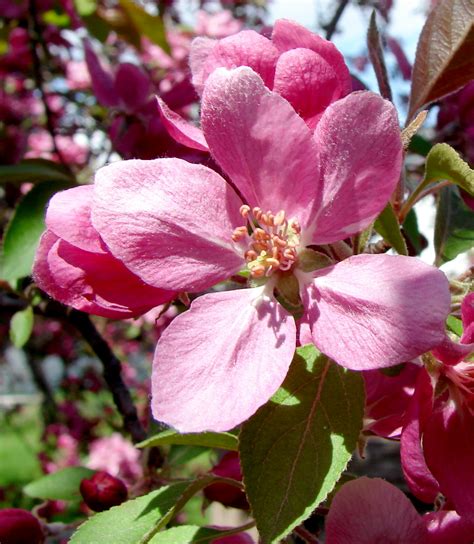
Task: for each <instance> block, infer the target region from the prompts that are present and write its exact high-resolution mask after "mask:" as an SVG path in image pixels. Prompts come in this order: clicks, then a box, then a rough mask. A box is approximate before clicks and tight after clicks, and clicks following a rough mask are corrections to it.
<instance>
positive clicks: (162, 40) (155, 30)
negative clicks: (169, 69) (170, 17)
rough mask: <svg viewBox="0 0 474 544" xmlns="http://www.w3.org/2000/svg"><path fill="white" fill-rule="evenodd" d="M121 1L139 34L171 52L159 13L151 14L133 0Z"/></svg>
mask: <svg viewBox="0 0 474 544" xmlns="http://www.w3.org/2000/svg"><path fill="white" fill-rule="evenodd" d="M119 3H120V5H121V6H122V8H123V10H124V11H125V13H126V14H127V16H128V18H129V20H130V22H131V23H132V24H133V26H134V27H135V29H136V31H137V32H138V34H139V35H143V36H146V37H147V38H149V39H150V40H151V41H152V42H153V43H156V44H157V45H159V46H160V47H161V48H162V49H163V50H164V51H166V52H167V53H169V52H170V46H169V44H168V41H167V39H166V30H165V25H164V23H163V19H162V18H161V17H160V16H159V15H155V16H153V15H150V14H149V13H148V12H146V11H145V10H144V9H143V8H141V7H140V6H138V5H137V4H135V2H134V1H133V0H119Z"/></svg>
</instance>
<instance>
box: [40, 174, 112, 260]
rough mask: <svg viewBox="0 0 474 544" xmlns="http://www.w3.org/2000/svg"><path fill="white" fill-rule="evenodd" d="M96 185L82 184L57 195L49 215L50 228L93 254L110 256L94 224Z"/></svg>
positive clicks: (47, 222) (47, 214) (47, 224)
mask: <svg viewBox="0 0 474 544" xmlns="http://www.w3.org/2000/svg"><path fill="white" fill-rule="evenodd" d="M93 194H94V187H93V185H81V186H79V187H74V188H72V189H68V190H67V191H61V192H60V193H56V194H55V195H54V196H53V198H52V199H51V200H50V202H49V205H48V209H47V212H46V226H47V227H48V229H49V230H51V231H52V232H54V234H56V236H58V237H59V238H61V239H63V240H66V242H69V243H70V244H72V245H73V246H76V247H78V248H80V249H83V250H85V251H90V252H93V253H106V252H107V250H106V249H105V248H104V244H103V242H102V240H101V239H100V236H99V233H98V232H97V231H96V230H95V229H94V227H93V226H92V223H91V205H92V195H93Z"/></svg>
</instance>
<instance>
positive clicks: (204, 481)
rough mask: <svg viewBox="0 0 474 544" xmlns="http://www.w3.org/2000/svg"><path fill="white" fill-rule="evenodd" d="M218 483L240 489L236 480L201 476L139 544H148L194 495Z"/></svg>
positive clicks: (189, 486)
mask: <svg viewBox="0 0 474 544" xmlns="http://www.w3.org/2000/svg"><path fill="white" fill-rule="evenodd" d="M218 482H222V483H228V484H230V485H235V486H238V487H241V484H240V482H237V481H236V480H231V479H229V478H222V477H220V476H215V475H214V474H206V475H205V476H202V477H201V478H198V479H197V480H194V481H192V482H191V483H189V485H188V486H187V487H186V489H184V490H183V491H182V493H181V496H180V497H179V498H178V499H177V500H176V502H175V504H174V505H173V506H172V507H171V508H170V509H169V510H168V512H166V514H164V515H163V516H161V519H159V520H158V521H157V523H154V525H153V527H151V528H150V530H149V531H148V532H147V533H146V534H145V535H144V536H143V538H142V540H141V541H140V544H142V543H143V544H145V543H148V542H150V540H151V539H152V537H154V536H155V535H156V534H158V531H160V530H161V529H163V528H164V527H165V526H166V525H167V524H168V523H169V522H170V521H171V520H172V519H173V517H174V516H175V515H176V514H177V513H178V512H179V511H180V510H181V509H182V508H183V507H184V506H185V505H186V503H187V502H188V501H189V500H190V499H191V498H192V497H194V495H196V493H198V492H199V491H201V490H202V489H204V488H205V487H207V486H208V485H210V484H212V483H218Z"/></svg>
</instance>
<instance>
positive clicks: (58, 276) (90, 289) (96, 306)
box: [33, 185, 174, 319]
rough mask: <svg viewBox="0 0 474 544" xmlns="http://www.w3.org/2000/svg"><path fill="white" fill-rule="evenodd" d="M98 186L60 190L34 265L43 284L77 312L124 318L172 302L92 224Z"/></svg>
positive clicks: (38, 282) (170, 295)
mask: <svg viewBox="0 0 474 544" xmlns="http://www.w3.org/2000/svg"><path fill="white" fill-rule="evenodd" d="M92 190H93V188H92V186H90V185H84V186H82V187H76V188H74V189H69V190H68V191H63V192H61V193H57V194H56V195H55V196H54V197H53V198H52V199H51V201H50V203H49V206H48V210H47V213H46V226H47V230H46V232H45V233H44V234H43V236H42V238H41V241H40V245H39V248H38V251H37V253H36V259H35V264H34V269H33V275H34V278H35V281H36V283H37V284H38V286H39V287H40V288H41V289H43V291H45V292H46V293H48V294H49V295H50V296H52V297H54V298H55V299H56V300H59V301H60V302H63V303H64V304H67V305H69V306H72V307H73V308H76V309H77V310H82V311H84V312H88V313H92V314H95V315H100V316H104V317H111V318H118V319H121V318H122V319H123V318H126V317H133V316H135V315H141V314H142V313H145V312H147V311H148V310H149V309H151V308H152V307H154V306H158V305H159V304H162V303H164V302H167V301H169V300H172V299H173V298H174V293H170V292H169V291H164V290H161V289H156V288H154V287H152V286H150V285H147V284H146V283H144V282H143V281H142V280H141V279H140V278H138V277H137V276H135V275H134V274H133V273H132V272H130V271H129V270H128V269H127V268H126V267H125V266H124V265H123V264H122V263H121V262H120V261H119V260H117V259H116V258H115V257H113V256H112V255H111V254H110V252H109V251H108V249H107V247H106V246H105V244H104V243H103V242H102V240H101V238H100V236H99V234H98V233H97V231H96V230H95V229H94V227H93V226H92V224H91V222H90V206H91V199H92Z"/></svg>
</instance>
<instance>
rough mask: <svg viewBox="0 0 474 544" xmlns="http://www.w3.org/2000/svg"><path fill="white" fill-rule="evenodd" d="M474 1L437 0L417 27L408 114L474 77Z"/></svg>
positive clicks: (412, 114)
mask: <svg viewBox="0 0 474 544" xmlns="http://www.w3.org/2000/svg"><path fill="white" fill-rule="evenodd" d="M473 48H474V4H473V3H472V1H471V0H447V1H445V2H437V3H436V5H435V6H434V7H433V9H432V10H431V12H430V14H429V16H428V18H427V20H426V23H425V25H424V27H423V30H422V31H421V36H420V39H419V40H418V46H417V49H416V58H415V64H414V65H413V75H412V88H411V96H410V108H409V109H410V111H409V114H408V118H409V119H411V118H412V117H413V116H414V115H415V113H416V112H417V111H418V110H419V109H420V108H422V107H423V106H426V105H427V104H430V103H431V102H434V101H436V100H439V99H440V98H442V97H443V96H446V95H447V94H449V93H452V92H454V91H455V90H456V89H459V88H460V87H462V86H463V85H465V84H466V83H468V82H469V81H470V80H471V79H473V78H474V63H473V62H472V51H473Z"/></svg>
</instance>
